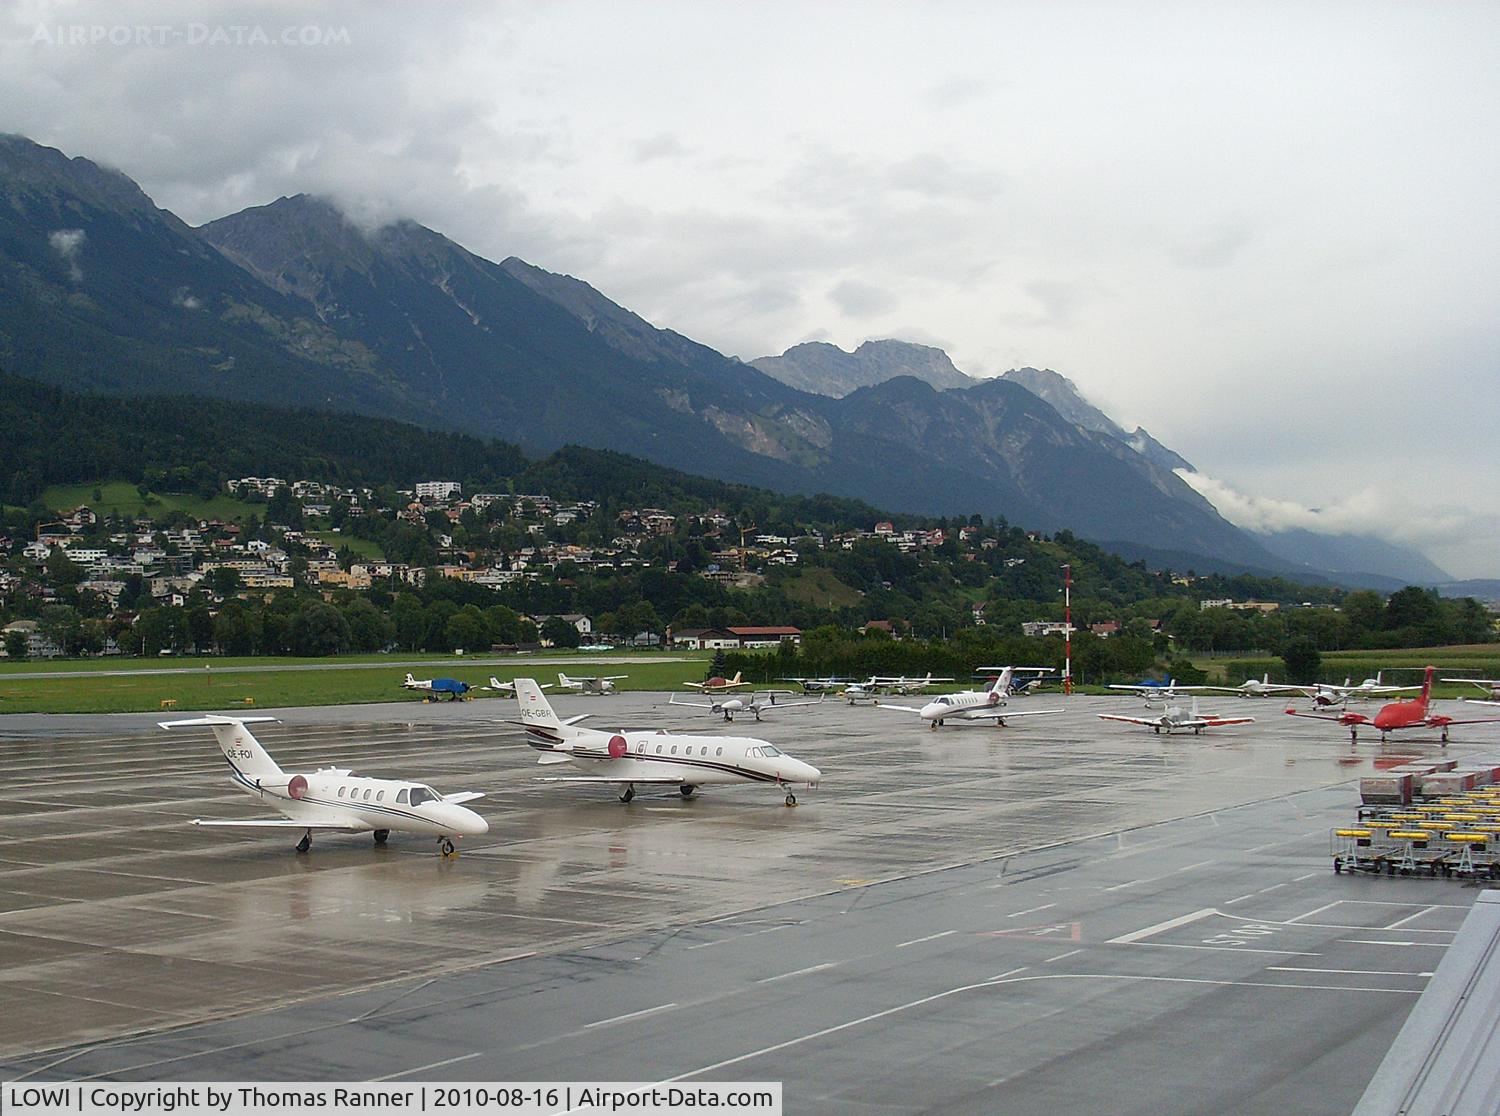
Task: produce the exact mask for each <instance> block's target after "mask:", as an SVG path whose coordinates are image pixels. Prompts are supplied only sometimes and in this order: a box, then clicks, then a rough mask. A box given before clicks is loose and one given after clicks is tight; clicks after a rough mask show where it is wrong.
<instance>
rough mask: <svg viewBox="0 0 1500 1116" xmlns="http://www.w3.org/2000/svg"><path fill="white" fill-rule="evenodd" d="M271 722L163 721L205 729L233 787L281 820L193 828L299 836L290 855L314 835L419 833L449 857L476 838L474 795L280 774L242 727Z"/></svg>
mask: <svg viewBox="0 0 1500 1116" xmlns="http://www.w3.org/2000/svg"><path fill="white" fill-rule="evenodd" d="M274 720H276V718H275V717H219V716H213V715H210V716H207V717H194V718H192V719H191V720H186V721H162V722H161V727H162V728H164V729H174V728H211V729H213V730H214V738H215V739H216V740H218V742H219V750H220V751H221V752H223V753H224V759H225V760H226V761H227V762H228V764H229V768H230V770H231V771H233V772H234V774H233V776H232V779H233V780H234V784H235V786H237V787H239V788H240V789H241V790H243V791H244V792H245V793H246V794H249V795H251V796H253V797H255V798H257V799H259V800H260V801H262V802H265V803H268V804H269V805H271V806H272V807H274V808H275V809H277V810H279V811H280V812H281V813H282V814H284V815H286V816H285V817H282V818H247V819H245V820H242V821H231V820H224V821H216V820H208V819H204V818H195V819H194V820H193V824H194V825H212V826H226V827H231V828H238V829H300V830H302V840H301V841H299V842H298V843H297V851H298V852H299V853H305V852H306V851H307V850H308V849H310V848H312V835H313V831H314V830H337V831H340V832H344V833H371V834H373V835H374V837H375V843H376V844H377V845H383V844H385V841H386V838H387V837H389V836H390V835H391V834H392V833H393V832H395V833H421V834H425V835H426V836H428V837H436V838H437V839H438V851H439V852H440V853H442V854H443V855H444V856H452V855H453V838H455V837H479V836H481V835H483V834H485V833H488V832H489V829H490V827H489V823H488V822H486V821H485V820H484V819H483V818H481V817H480V816H479V815H478V814H476V813H474V811H473V810H470V809H468V808H467V807H465V806H462V805H460V804H461V803H464V802H472V801H473V800H474V799H476V798H483V797H484V794H483V793H482V792H480V791H464V792H462V793H460V794H447V795H444V794H439V793H438V792H437V791H435V790H433V789H432V788H431V787H429V786H428V785H427V784H425V783H412V782H407V781H405V780H402V779H368V778H362V777H360V776H357V775H355V774H354V773H353V772H352V771H350V770H349V769H348V768H347V767H322V768H319V769H317V770H316V771H312V772H308V773H306V774H303V773H298V772H291V771H283V770H282V769H281V768H280V767H279V766H277V764H276V761H275V760H273V759H272V758H271V756H270V754H269V753H268V752H267V751H266V750H265V749H264V748H263V747H261V744H260V741H258V740H256V739H255V737H254V736H253V735H252V734H251V732H250V730H249V729H248V728H246V727H245V726H246V725H249V724H256V723H259V722H263V721H274Z"/></svg>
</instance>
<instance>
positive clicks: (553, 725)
mask: <svg viewBox="0 0 1500 1116" xmlns="http://www.w3.org/2000/svg"><path fill="white" fill-rule="evenodd" d="M516 700H517V702H519V704H520V706H521V720H520V725H521V727H522V728H524V729H525V730H526V736H527V742H528V743H529V744H530V745H531V746H532V747H533V748H535V749H537V751H539V752H541V753H542V754H541V755H540V756H538V757H537V763H539V764H542V765H544V766H546V765H551V764H559V763H571V764H574V765H576V766H578V767H581V768H583V769H584V770H586V771H588V772H589V774H587V775H562V776H552V777H548V776H543V778H544V779H545V781H547V782H552V783H614V784H616V785H618V786H620V787H621V788H622V790H621V792H620V801H621V802H629V801H630V800H631V799H632V798H634V797H635V788H636V787H637V786H670V787H676V788H677V790H678V793H680V794H681V795H682V797H683V798H691V797H692V796H693V792H694V791H696V790H697V789H698V787H700V786H705V785H708V784H711V783H742V782H752V783H769V784H771V785H772V786H776V787H779V788H780V789H782V790H784V791H785V792H786V804H787V805H788V806H795V805H797V796H796V795H795V794H793V793H792V789H791V788H792V787H794V786H804V785H805V786H809V787H815V786H817V785H818V780H819V779H821V778H822V777H823V775H822V772H820V771H819V770H818V769H817V768H816V767H814V766H813V765H812V764H810V763H804V762H803V761H802V760H799V759H794V758H793V757H791V756H789V755H787V754H786V753H785V752H783V751H781V750H780V749H778V748H777V747H776V746H775V745H773V744H771V743H770V742H769V741H765V740H756V739H755V738H754V737H749V736H674V735H671V734H668V733H665V732H660V731H653V732H641V731H623V732H601V731H599V730H598V729H588V728H578V727H576V726H575V725H574V724H572V723H571V722H568V721H562V720H559V719H558V716H557V714H556V713H555V712H553V710H552V706H551V705H550V704H548V702H547V699H546V697H544V696H543V695H542V691H541V687H539V686H538V685H537V684H536V683H535V682H534V681H532V680H531V679H530V678H517V679H516Z"/></svg>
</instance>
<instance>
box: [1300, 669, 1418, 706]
mask: <svg viewBox="0 0 1500 1116" xmlns="http://www.w3.org/2000/svg"><path fill="white" fill-rule="evenodd" d="M1384 673H1385V672H1384V671H1380V670H1377V671H1376V672H1375V677H1374V678H1366V679H1365V680H1364V681H1363V682H1361V683H1360V684H1359V685H1357V686H1351V685H1350V684H1349V679H1347V678H1346V679H1344V684H1343V685H1342V686H1336V685H1334V684H1333V683H1331V682H1320V683H1318V684H1317V685H1316V686H1307V687H1304V688H1303V691H1302V692H1303V693H1305V694H1306V695H1307V696H1308V697H1309V698H1311V699H1312V703H1313V704H1314V705H1315V706H1317V707H1318V708H1320V709H1328V708H1330V707H1332V706H1335V705H1338V706H1343V705H1347V704H1349V702H1351V701H1363V700H1365V699H1366V698H1372V697H1385V696H1389V695H1391V694H1414V693H1416V692H1417V691H1418V690H1420V689H1421V688H1422V687H1420V686H1388V685H1386V683H1385V682H1384V681H1383V680H1382V678H1381V675H1383V674H1384Z"/></svg>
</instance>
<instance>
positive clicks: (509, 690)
mask: <svg viewBox="0 0 1500 1116" xmlns="http://www.w3.org/2000/svg"><path fill="white" fill-rule="evenodd" d="M481 688H482V689H485V690H495V691H497V692H498V693H502V694H509V695H510V696H511V697H515V696H516V684H515V683H514V682H502V681H500V679H498V678H496V677H495V676H494V675H490V684H489V685H488V686H484V687H481ZM542 689H544V690H550V689H552V683H551V682H546V683H543V684H542Z"/></svg>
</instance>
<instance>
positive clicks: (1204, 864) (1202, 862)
mask: <svg viewBox="0 0 1500 1116" xmlns="http://www.w3.org/2000/svg"><path fill="white" fill-rule="evenodd" d="M1216 863H1217V861H1213V860H1200V861H1198V863H1197V864H1189V865H1186V866H1185V867H1182V868H1179V869H1177V870H1178V871H1179V872H1191V871H1192V870H1193V869H1194V868H1205V867H1207V866H1208V865H1210V864H1216Z"/></svg>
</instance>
